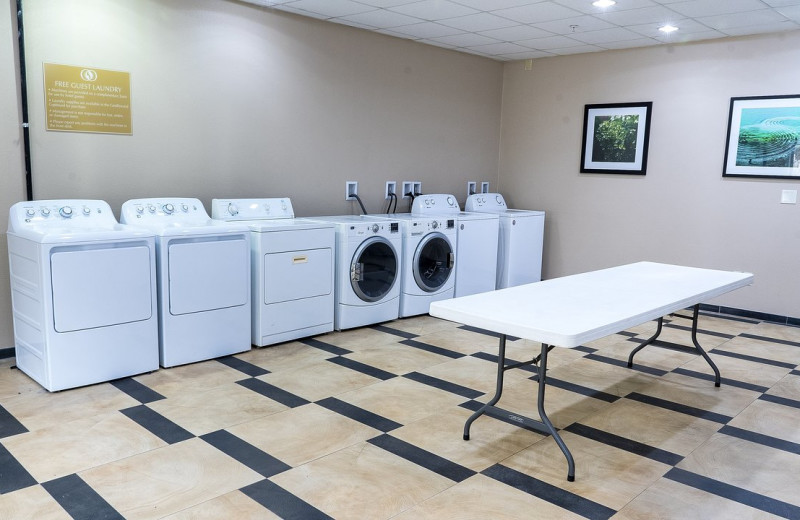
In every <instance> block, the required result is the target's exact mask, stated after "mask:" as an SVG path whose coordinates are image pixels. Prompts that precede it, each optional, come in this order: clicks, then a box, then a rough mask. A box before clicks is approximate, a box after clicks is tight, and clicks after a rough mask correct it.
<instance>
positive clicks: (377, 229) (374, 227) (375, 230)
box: [372, 224, 381, 233]
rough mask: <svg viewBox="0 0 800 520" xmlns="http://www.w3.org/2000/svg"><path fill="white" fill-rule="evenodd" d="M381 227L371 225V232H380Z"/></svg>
mask: <svg viewBox="0 0 800 520" xmlns="http://www.w3.org/2000/svg"><path fill="white" fill-rule="evenodd" d="M380 229H381V227H380V226H379V225H378V224H372V232H373V233H377V232H378V231H380Z"/></svg>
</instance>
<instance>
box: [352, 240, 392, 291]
mask: <svg viewBox="0 0 800 520" xmlns="http://www.w3.org/2000/svg"><path fill="white" fill-rule="evenodd" d="M397 264H398V262H397V253H396V252H395V250H394V247H392V244H391V243H390V242H389V241H388V240H386V239H385V238H383V237H372V238H369V239H367V240H365V241H364V242H363V243H362V244H361V245H360V246H359V248H358V249H356V253H355V254H354V255H353V259H352V260H351V262H350V285H351V287H352V288H353V291H355V293H356V295H358V297H359V298H361V299H362V300H364V301H365V302H376V301H379V300H381V299H382V298H384V297H385V296H386V295H387V294H388V293H389V291H391V290H392V287H394V284H395V281H396V280H397V274H398V273H397Z"/></svg>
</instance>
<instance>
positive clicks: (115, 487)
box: [79, 438, 263, 520]
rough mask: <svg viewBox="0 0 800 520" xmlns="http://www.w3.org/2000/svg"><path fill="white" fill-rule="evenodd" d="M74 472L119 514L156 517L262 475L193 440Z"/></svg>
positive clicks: (186, 506) (184, 507)
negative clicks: (77, 472) (78, 472)
mask: <svg viewBox="0 0 800 520" xmlns="http://www.w3.org/2000/svg"><path fill="white" fill-rule="evenodd" d="M79 476H80V477H81V478H82V479H83V480H84V481H85V482H86V483H87V484H89V485H90V486H91V487H92V488H94V489H95V490H96V491H97V492H98V493H99V494H100V496H102V497H103V498H104V499H105V500H106V501H107V502H108V503H109V504H111V506H113V507H114V508H115V509H116V510H117V511H119V512H120V513H121V514H122V515H123V516H125V518H127V519H130V520H134V519H144V518H162V517H164V516H167V515H170V514H173V513H176V512H179V511H183V510H184V509H187V508H189V507H192V506H195V505H197V504H201V503H203V502H206V501H208V500H211V499H213V498H216V497H218V496H221V495H225V494H226V493H230V492H231V491H234V490H236V489H239V488H241V487H243V486H246V485H249V484H252V483H254V482H257V481H259V480H261V479H262V478H263V477H262V476H261V475H259V474H258V473H256V472H254V471H253V470H251V469H249V468H247V467H246V466H244V465H243V464H240V463H239V462H236V461H235V460H233V459H232V458H230V457H228V456H227V455H225V454H223V453H222V452H221V451H219V450H217V449H216V448H214V447H212V446H210V445H209V444H207V443H206V442H205V441H203V440H201V439H198V438H193V439H189V440H186V441H183V442H179V443H176V444H172V445H169V446H165V447H163V448H160V449H157V450H152V451H149V452H147V453H142V454H141V455H136V456H134V457H129V458H126V459H122V460H119V461H116V462H112V463H110V464H106V465H104V466H100V467H97V468H93V469H90V470H87V471H84V472H82V473H80V474H79Z"/></svg>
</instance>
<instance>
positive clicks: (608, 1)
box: [592, 0, 616, 7]
mask: <svg viewBox="0 0 800 520" xmlns="http://www.w3.org/2000/svg"><path fill="white" fill-rule="evenodd" d="M614 4H616V2H615V1H614V0H596V1H595V2H592V5H593V6H595V7H611V6H612V5H614Z"/></svg>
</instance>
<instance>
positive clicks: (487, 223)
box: [411, 193, 500, 298]
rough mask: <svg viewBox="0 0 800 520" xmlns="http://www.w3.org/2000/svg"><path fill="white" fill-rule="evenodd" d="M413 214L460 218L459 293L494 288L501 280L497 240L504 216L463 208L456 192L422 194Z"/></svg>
mask: <svg viewBox="0 0 800 520" xmlns="http://www.w3.org/2000/svg"><path fill="white" fill-rule="evenodd" d="M411 214H412V215H443V216H447V217H448V218H455V219H456V231H457V233H456V237H457V238H456V258H458V262H456V280H455V283H456V285H455V297H456V298H458V297H460V296H469V295H470V294H477V293H482V292H488V291H494V289H495V287H496V284H497V243H498V240H499V232H500V217H499V216H498V215H497V214H494V213H470V212H466V211H461V208H459V206H458V201H457V200H456V198H455V197H454V196H453V195H449V194H446V193H435V194H426V195H420V196H418V197H416V198H415V199H414V202H413V204H412V205H411Z"/></svg>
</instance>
